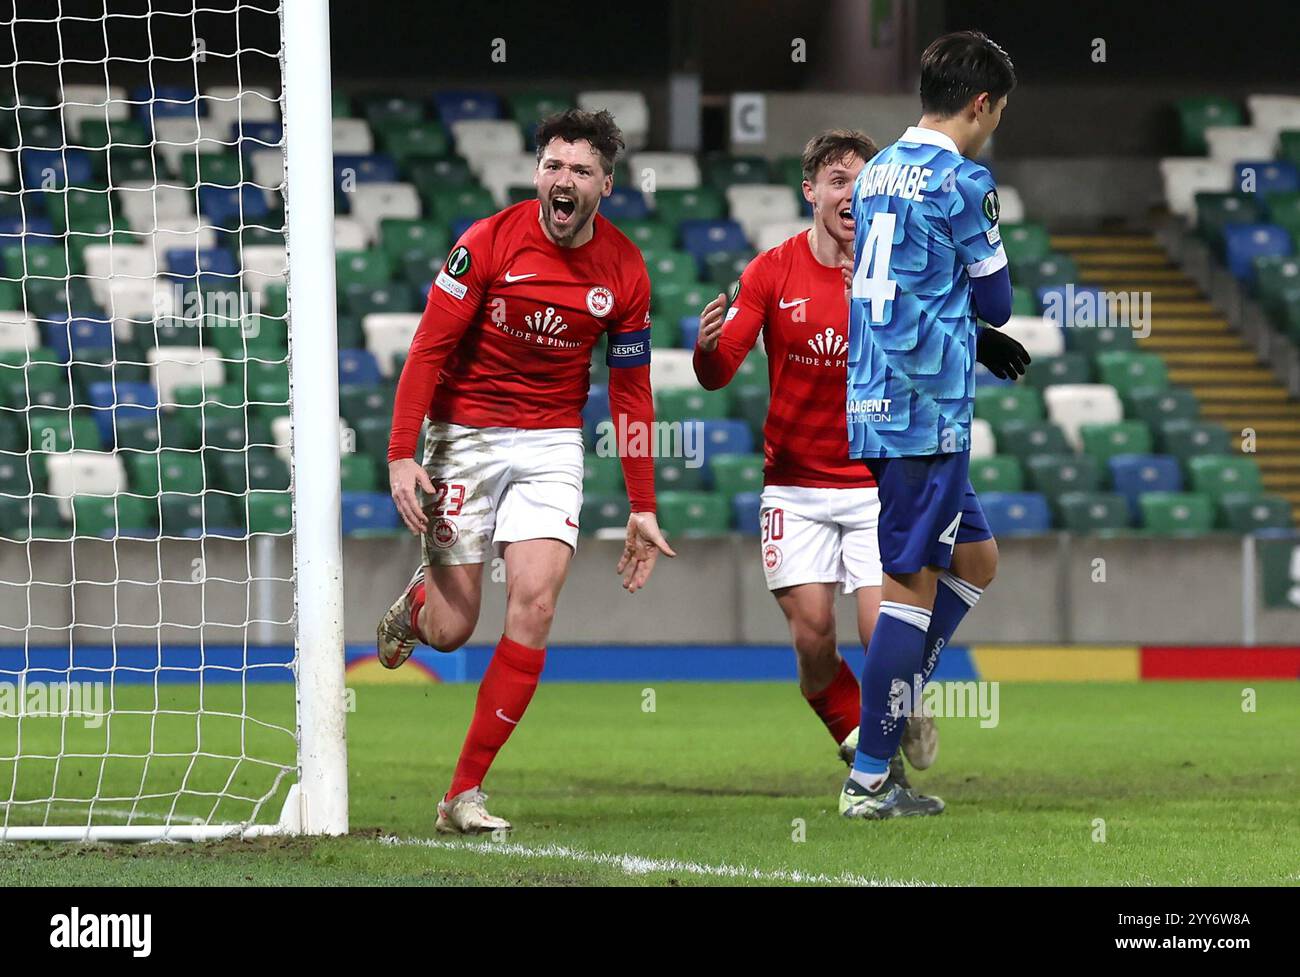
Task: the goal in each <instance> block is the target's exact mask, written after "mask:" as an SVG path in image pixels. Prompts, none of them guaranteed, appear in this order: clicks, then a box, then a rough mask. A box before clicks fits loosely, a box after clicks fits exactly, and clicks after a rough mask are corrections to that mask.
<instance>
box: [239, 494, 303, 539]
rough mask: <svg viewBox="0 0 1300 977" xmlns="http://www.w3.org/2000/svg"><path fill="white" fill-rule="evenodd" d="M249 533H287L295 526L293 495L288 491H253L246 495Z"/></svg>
mask: <svg viewBox="0 0 1300 977" xmlns="http://www.w3.org/2000/svg"><path fill="white" fill-rule="evenodd" d="M244 501H245V504H246V510H245V511H246V512H247V519H246V525H247V527H248V533H249V535H250V536H251V535H254V534H258V533H274V534H287V533H288V532H289V530H290V529H291V528H292V526H293V497H292V496H291V495H290V494H289V493H288V492H263V491H251V492H249V493H248V494H247V495H246V496H244Z"/></svg>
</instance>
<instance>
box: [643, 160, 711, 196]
mask: <svg viewBox="0 0 1300 977" xmlns="http://www.w3.org/2000/svg"><path fill="white" fill-rule="evenodd" d="M628 165H629V167H630V168H631V170H632V178H633V180H634V181H635V183H636V185H637V186H640V187H642V188H643V189H646V186H645V181H646V180H647V179H649V180H650V181H651V184H650V185H651V186H652V187H653V190H650V191H649V192H652V193H653V192H658V191H660V190H692V189H694V188H696V187H698V186H699V185H700V166H699V163H697V162H696V159H695V157H694V156H692V155H691V154H690V153H635V154H633V155H632V156H631V157H630V159H629V160H628Z"/></svg>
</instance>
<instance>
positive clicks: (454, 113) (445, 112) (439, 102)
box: [433, 90, 501, 126]
mask: <svg viewBox="0 0 1300 977" xmlns="http://www.w3.org/2000/svg"><path fill="white" fill-rule="evenodd" d="M433 107H434V109H435V110H436V111H437V113H438V118H439V119H441V120H442V124H443V125H445V126H450V125H451V124H452V123H453V122H459V121H461V120H462V119H497V118H500V117H501V102H500V100H499V99H498V98H497V97H496V95H495V94H494V93H492V92H489V91H481V90H467V91H449V92H438V94H436V95H434V96H433Z"/></svg>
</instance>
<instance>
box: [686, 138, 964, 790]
mask: <svg viewBox="0 0 1300 977" xmlns="http://www.w3.org/2000/svg"><path fill="white" fill-rule="evenodd" d="M875 154H876V147H875V145H874V144H873V143H872V142H871V140H870V139H869V138H868V137H867V136H866V135H865V134H863V133H861V132H857V131H850V130H844V129H834V130H830V131H828V132H823V133H822V134H820V135H818V136H816V137H814V138H813V139H811V140H810V141H809V142H808V145H807V146H806V147H805V148H804V152H803V175H804V180H803V194H804V198H805V199H806V200H808V202H809V203H811V204H812V206H813V226H812V228H811V229H810V230H807V231H801V232H800V233H798V234H796V235H795V236H794V237H791V238H789V239H788V240H786V241H785V242H784V243H783V244H780V245H778V246H777V247H775V248H772V249H771V250H770V251H765V252H763V253H762V254H760V255H759V256H758V257H756V258H755V259H754V260H753V261H751V262H750V263H749V265H748V266H747V267H746V268H745V271H744V274H743V275H741V277H740V284H739V287H738V290H737V291H736V292H735V293H734V295H733V297H732V298H731V300H730V301H728V298H727V296H725V295H719V296H718V297H717V298H715V299H714V300H713V301H712V302H710V303H709V304H708V305H707V306H706V307H705V309H704V311H703V313H702V314H701V316H700V334H699V340H698V343H697V345H696V347H695V374H696V376H697V377H698V378H699V381H700V383H701V384H702V385H703V386H704V387H705V388H706V389H709V390H716V389H718V388H719V387H722V386H725V385H726V384H727V383H729V382H730V381H731V378H732V377H734V376H735V374H736V370H737V368H738V367H739V366H740V363H741V361H742V360H744V358H745V357H746V356H747V355H748V353H749V351H750V349H752V348H753V346H754V343H755V341H756V340H757V338H758V336H759V333H760V332H761V333H762V335H763V346H764V349H765V350H766V351H767V360H768V378H769V382H770V384H771V406H770V407H769V408H768V414H767V420H766V422H765V423H764V426H763V442H764V454H765V458H764V472H763V496H762V513H761V519H762V539H761V550H760V553H761V556H762V560H763V572H764V574H765V575H766V576H767V585H768V588H769V589H770V590H771V591H772V592H773V594H775V596H776V602H777V604H779V605H780V607H781V610H782V611H783V612H784V613H785V617H786V621H787V622H788V623H789V625H790V635H791V637H792V638H793V641H794V649H795V655H796V658H797V661H798V667H799V688H800V690H801V691H802V692H803V694H804V697H805V698H806V699H807V700H808V704H809V705H810V706H812V708H813V710H814V711H815V712H816V713H817V715H818V716H819V717H820V718H821V720H822V722H824V723H825V724H826V728H827V729H828V730H829V731H830V734H831V736H833V737H834V739H835V742H836V743H837V744H839V748H840V757H841V759H843V760H844V762H845V763H852V762H853V754H854V751H855V750H856V749H857V739H858V720H859V717H860V714H861V702H860V692H859V687H858V680H857V677H856V676H855V675H854V674H853V670H852V669H851V668H849V666H848V664H847V663H846V662H845V661H844V659H843V658H841V657H840V654H839V651H838V649H837V647H836V635H835V588H836V586H837V585H839V586H841V587H843V590H844V593H846V594H853V595H854V596H855V600H856V602H857V618H858V637H859V639H860V640H861V641H862V644H863V647H866V645H867V644H868V642H869V641H870V639H871V632H872V630H873V628H874V627H875V622H876V613H877V611H878V609H879V606H880V588H881V581H882V575H881V568H880V546H879V542H878V540H877V536H876V529H877V518H878V515H879V511H880V502H879V500H878V499H877V497H876V487H875V486H876V482H875V479H873V478H872V477H871V472H869V471H868V470H867V467H866V465H864V464H862V462H861V461H858V460H854V459H850V458H849V457H848V429H847V425H846V421H845V394H844V391H845V383H846V381H845V375H846V370H847V362H848V314H849V306H848V300H847V298H846V297H845V291H844V281H843V277H842V275H841V271H840V265H841V261H842V259H843V258H844V256H846V255H847V256H849V257H850V258H851V257H852V255H853V230H854V227H853V218H852V216H851V215H850V213H849V201H850V198H851V197H852V194H853V181H854V180H855V179H856V177H857V175H858V172H859V171H860V170H861V169H862V167H863V165H864V164H865V163H866V161H867V160H869V159H870V158H871V157H872V156H874V155H875ZM937 749H938V734H937V731H936V730H935V726H934V720H933V719H931V718H929V717H925V716H913V717H912V718H911V719H909V721H908V724H907V730H906V734H905V735H904V738H903V742H902V751H903V753H904V754H905V755H906V756H907V758H908V760H909V762H911V763H912V765H913V766H915V767H917V768H918V769H924V768H925V767H928V766H929V765H930V764H931V763H932V762H933V761H934V756H935V752H936V751H937ZM893 766H894V774H895V776H896V777H898V778H900V779H901V780H903V782H904V783H905V782H906V781H905V777H904V774H903V769H902V761H901V760H900V759H899V758H898V757H895V759H894V765H893Z"/></svg>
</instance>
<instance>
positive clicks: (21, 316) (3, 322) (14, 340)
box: [0, 310, 41, 351]
mask: <svg viewBox="0 0 1300 977" xmlns="http://www.w3.org/2000/svg"><path fill="white" fill-rule="evenodd" d="M39 345H41V336H40V332H39V331H38V330H37V328H36V322H35V321H34V320H33V319H32V317H31V316H29V315H28V314H27V313H26V312H21V311H17V310H15V311H4V312H0V349H2V350H24V351H25V350H32V349H35V348H36V347H37V346H39Z"/></svg>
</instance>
